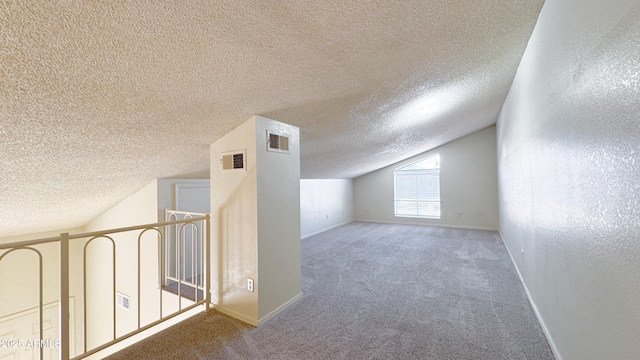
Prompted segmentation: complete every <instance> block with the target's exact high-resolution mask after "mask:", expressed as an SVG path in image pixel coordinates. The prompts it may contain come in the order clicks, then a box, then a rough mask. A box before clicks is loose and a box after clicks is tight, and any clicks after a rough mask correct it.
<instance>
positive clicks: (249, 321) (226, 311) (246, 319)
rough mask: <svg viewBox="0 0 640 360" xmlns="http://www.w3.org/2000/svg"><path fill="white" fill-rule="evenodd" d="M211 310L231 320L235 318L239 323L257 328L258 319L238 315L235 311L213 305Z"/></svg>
mask: <svg viewBox="0 0 640 360" xmlns="http://www.w3.org/2000/svg"><path fill="white" fill-rule="evenodd" d="M213 309H214V310H216V311H219V312H221V313H223V314H225V315H229V316H231V317H232V318H236V319H238V320H240V321H243V322H246V323H247V324H249V325H253V326H258V319H255V318H253V317H250V316H247V315H245V314H242V313H239V312H237V311H235V310H231V309H229V308H226V307H224V306H223V305H214V306H213Z"/></svg>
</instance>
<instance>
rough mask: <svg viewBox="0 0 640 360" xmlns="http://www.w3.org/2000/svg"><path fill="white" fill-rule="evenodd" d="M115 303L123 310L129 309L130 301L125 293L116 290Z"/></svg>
mask: <svg viewBox="0 0 640 360" xmlns="http://www.w3.org/2000/svg"><path fill="white" fill-rule="evenodd" d="M116 304H117V305H118V306H119V307H121V308H123V309H125V310H131V301H130V299H129V297H128V296H127V295H125V294H122V293H119V292H116Z"/></svg>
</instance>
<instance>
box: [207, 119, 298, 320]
mask: <svg viewBox="0 0 640 360" xmlns="http://www.w3.org/2000/svg"><path fill="white" fill-rule="evenodd" d="M267 129H269V130H275V131H276V132H277V133H279V134H281V135H284V136H288V137H289V146H290V153H288V154H282V153H276V152H267V151H266V148H267V146H266V130H267ZM299 149H300V145H299V131H298V128H296V127H293V126H290V125H286V124H282V123H279V122H277V121H273V120H270V119H266V118H263V117H260V116H254V117H252V118H251V119H249V120H248V121H246V122H244V123H243V124H241V125H240V126H238V127H237V128H235V129H234V130H232V131H231V132H230V133H228V134H226V135H225V136H223V137H222V138H221V139H219V140H218V141H216V142H215V143H213V144H212V145H211V183H212V184H216V185H215V186H214V187H212V188H211V219H212V221H211V229H212V232H211V237H212V243H213V244H215V245H213V246H212V247H213V251H212V258H213V259H214V260H213V262H214V264H213V265H214V269H213V271H212V273H213V274H212V289H213V290H212V291H213V294H212V295H213V296H212V299H213V300H212V301H213V302H214V303H215V304H216V309H217V310H219V311H221V312H224V313H227V314H229V315H231V316H234V317H236V318H238V319H241V320H243V321H245V322H248V323H250V324H253V325H259V324H260V323H261V322H264V321H266V320H267V319H269V318H270V317H271V316H273V315H274V314H275V313H277V312H279V311H280V310H282V309H283V308H284V307H286V306H287V305H289V304H290V303H291V302H292V301H295V299H297V298H298V297H300V296H301V294H302V292H301V265H300V155H299ZM237 150H245V151H246V160H247V168H246V171H238V170H233V171H223V170H222V166H221V163H220V159H221V158H222V154H224V153H227V152H231V151H237ZM249 278H251V279H253V280H254V291H253V292H251V291H248V290H247V280H248V279H249Z"/></svg>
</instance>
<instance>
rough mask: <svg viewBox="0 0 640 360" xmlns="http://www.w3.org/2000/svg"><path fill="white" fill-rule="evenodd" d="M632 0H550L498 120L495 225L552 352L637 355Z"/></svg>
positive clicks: (638, 65) (639, 148) (635, 7)
mask: <svg viewBox="0 0 640 360" xmlns="http://www.w3.org/2000/svg"><path fill="white" fill-rule="evenodd" d="M639 18H640V2H639V1H628V0H616V1H608V2H602V1H595V0H590V1H547V2H546V3H545V5H544V8H543V10H542V13H541V15H540V19H539V21H538V24H537V26H536V28H535V30H534V32H533V35H532V38H531V41H530V43H529V45H528V47H527V49H526V52H525V54H524V57H523V60H522V63H521V65H520V67H519V69H518V72H517V75H516V78H515V80H514V83H513V87H512V88H511V90H510V93H509V96H508V98H507V101H506V103H505V105H504V108H503V110H502V113H501V115H500V118H499V120H498V154H499V158H498V162H499V165H498V171H499V195H500V228H501V233H502V236H503V238H504V241H505V243H506V245H507V247H508V250H509V252H510V253H511V255H512V257H513V259H514V261H515V264H516V265H517V268H518V270H519V271H520V273H521V275H522V278H523V279H524V283H525V285H526V287H527V289H528V291H529V293H530V295H531V298H532V300H533V304H534V306H535V307H536V308H537V310H538V312H539V315H540V317H541V319H542V322H543V325H544V326H545V327H546V329H547V331H548V334H549V335H550V338H551V340H552V343H553V346H554V348H555V351H556V353H557V354H558V355H559V356H558V357H559V358H562V359H565V360H570V359H580V360H583V359H638V358H640V306H638V299H640V281H638V279H639V278H640V235H639V234H640V58H639V57H638V49H640V22H638V19H639Z"/></svg>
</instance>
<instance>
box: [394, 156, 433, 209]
mask: <svg viewBox="0 0 640 360" xmlns="http://www.w3.org/2000/svg"><path fill="white" fill-rule="evenodd" d="M394 174H395V214H396V216H410V217H426V218H435V219H439V218H440V155H434V156H431V157H429V158H426V159H423V160H420V161H418V162H415V163H413V164H410V165H406V166H403V167H401V168H398V169H396V170H395V172H394Z"/></svg>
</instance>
